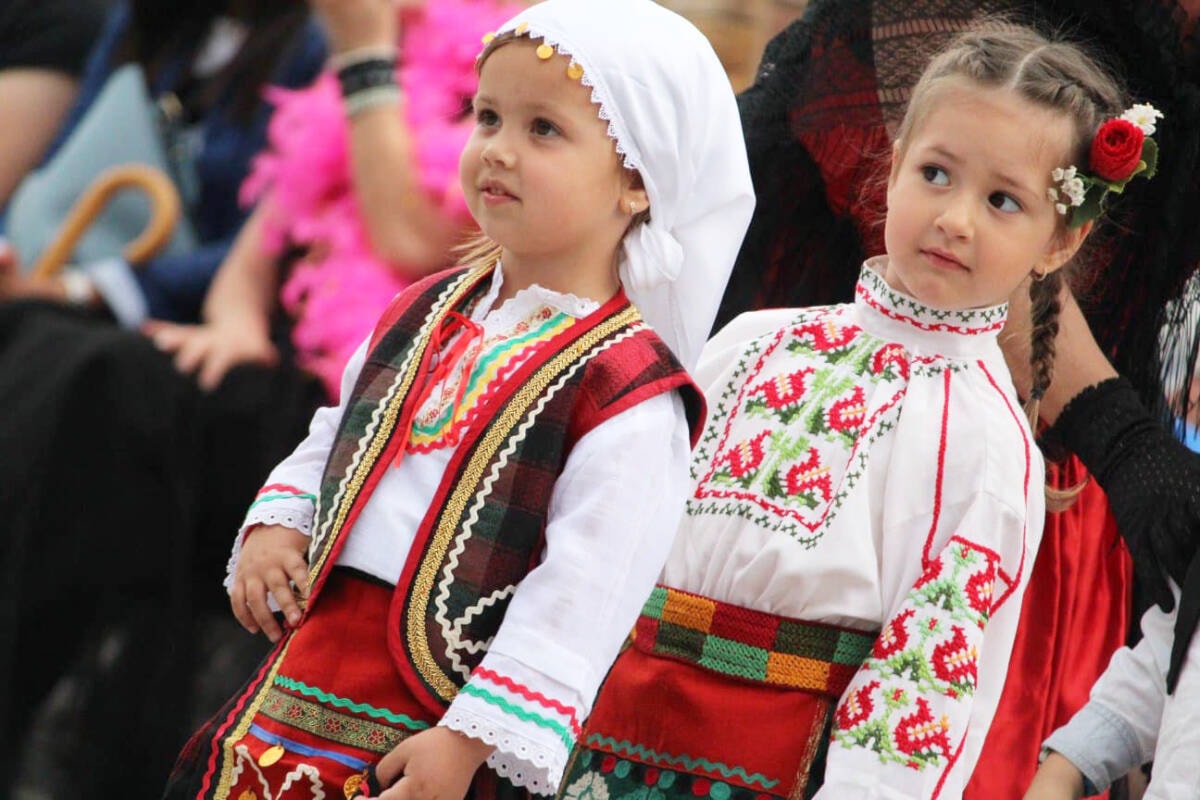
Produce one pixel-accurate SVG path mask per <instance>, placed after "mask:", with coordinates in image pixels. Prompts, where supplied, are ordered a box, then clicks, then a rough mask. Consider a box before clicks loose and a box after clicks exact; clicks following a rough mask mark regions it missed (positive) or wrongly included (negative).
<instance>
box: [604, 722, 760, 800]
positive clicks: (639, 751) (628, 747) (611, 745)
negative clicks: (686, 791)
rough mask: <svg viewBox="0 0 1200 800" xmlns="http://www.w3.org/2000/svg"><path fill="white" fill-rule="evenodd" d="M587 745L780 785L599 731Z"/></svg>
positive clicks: (705, 759)
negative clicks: (615, 737) (669, 753)
mask: <svg viewBox="0 0 1200 800" xmlns="http://www.w3.org/2000/svg"><path fill="white" fill-rule="evenodd" d="M587 745H588V747H606V748H608V749H610V750H612V751H614V752H616V753H620V754H621V755H627V756H636V757H638V758H644V759H647V760H650V761H653V762H654V763H655V764H669V765H671V766H673V767H677V766H682V767H683V768H684V769H688V770H694V769H696V768H697V767H698V768H700V769H702V770H704V771H705V772H707V773H709V774H712V773H714V772H716V773H719V774H721V775H722V776H724V777H726V778H740V779H741V780H742V781H743V782H745V783H756V784H758V785H759V786H761V787H763V788H764V789H774V788H775V787H776V786H778V785H779V781H777V780H775V781H773V780H770V779H769V778H767V776H765V775H763V774H762V773H761V772H756V773H754V774H753V775H747V774H746V770H744V769H743V768H741V767H732V768H731V767H727V766H725V765H724V764H722V763H720V762H716V761H709V760H708V759H707V758H692V757H691V756H688V755H682V756H672V755H667V754H666V753H658V752H655V751H654V750H651V749H649V748H647V747H643V746H642V745H640V744H633V743H631V742H618V741H617V740H616V739H614V738H612V737H611V736H602V735H600V734H598V733H593V734H592V735H591V736H589V737H588V738H587Z"/></svg>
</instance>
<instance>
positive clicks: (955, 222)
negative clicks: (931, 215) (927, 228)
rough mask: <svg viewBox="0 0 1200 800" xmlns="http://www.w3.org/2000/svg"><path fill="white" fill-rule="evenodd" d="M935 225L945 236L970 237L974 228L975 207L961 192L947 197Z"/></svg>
mask: <svg viewBox="0 0 1200 800" xmlns="http://www.w3.org/2000/svg"><path fill="white" fill-rule="evenodd" d="M937 226H938V229H939V230H941V231H942V232H943V233H945V234H946V235H947V236H951V237H953V238H956V239H961V238H967V237H970V235H971V234H972V233H973V232H974V229H975V209H974V207H973V205H972V203H971V200H970V198H968V197H966V196H965V195H963V194H956V195H954V196H952V197H949V198H947V199H946V201H945V204H944V205H943V206H942V209H941V213H939V214H938V217H937Z"/></svg>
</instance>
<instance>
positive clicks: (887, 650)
mask: <svg viewBox="0 0 1200 800" xmlns="http://www.w3.org/2000/svg"><path fill="white" fill-rule="evenodd" d="M916 613H917V612H916V610H914V609H911V608H907V609H905V610H904V611H902V612H900V613H899V614H897V615H896V616H895V617H892V619H890V620H888V624H887V625H886V626H884V628H883V630H882V631H880V633H879V638H878V639H876V640H875V648H874V650H873V651H872V652H871V658H877V659H880V660H884V659H888V658H891V657H892V656H893V655H895V654H896V653H899V652H900V651H901V650H903V649H904V648H906V647H908V621H909V620H910V619H912V618H913V615H914V614H916Z"/></svg>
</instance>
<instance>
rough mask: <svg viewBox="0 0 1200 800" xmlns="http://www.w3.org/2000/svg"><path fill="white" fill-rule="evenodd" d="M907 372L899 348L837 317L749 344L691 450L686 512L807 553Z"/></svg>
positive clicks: (891, 408)
mask: <svg viewBox="0 0 1200 800" xmlns="http://www.w3.org/2000/svg"><path fill="white" fill-rule="evenodd" d="M908 372H909V356H908V353H907V352H906V351H905V350H904V349H903V348H902V347H900V346H898V345H896V344H894V343H889V342H885V341H883V340H882V339H879V338H877V337H875V336H871V335H869V334H867V333H865V332H864V331H863V330H862V329H861V328H859V327H857V326H855V325H853V324H850V323H849V322H848V321H847V320H846V318H845V310H844V309H839V308H824V309H814V310H810V311H807V312H802V313H801V314H800V315H799V316H798V317H797V318H796V320H795V321H794V322H793V324H791V325H788V326H786V327H784V328H783V329H781V330H779V331H777V332H776V333H774V334H772V335H770V336H768V337H763V338H760V339H758V340H755V341H753V342H751V343H750V345H749V346H748V348H747V350H746V352H745V353H744V354H743V356H742V358H741V359H740V360H739V362H738V364H737V366H736V368H735V369H734V371H733V373H732V374H731V376H730V378H729V380H728V382H727V383H726V385H725V388H724V389H723V390H722V392H721V393H720V395H719V397H718V399H717V402H716V403H715V404H714V413H713V416H712V419H713V420H714V423H713V425H712V426H710V427H709V428H708V429H707V430H706V431H705V434H704V436H703V437H702V438H701V442H700V444H699V445H698V447H697V451H696V455H695V457H694V459H693V462H692V463H693V479H695V480H696V482H697V488H696V492H695V494H694V496H693V497H692V498H691V500H690V502H689V504H688V513H689V514H691V515H693V516H697V515H704V514H719V515H736V516H739V517H741V518H743V519H747V520H749V521H751V522H753V523H754V524H756V525H759V526H762V527H764V528H766V529H768V530H777V531H781V532H783V533H786V534H787V535H790V536H792V537H793V538H795V539H796V540H797V541H799V542H801V543H802V544H804V545H806V546H810V547H811V546H813V545H815V544H816V542H817V541H819V540H820V538H821V535H822V533H823V531H824V530H825V529H826V528H827V526H828V525H829V524H830V522H832V520H833V518H834V517H835V516H836V514H837V512H838V511H839V509H840V508H841V506H842V503H843V502H844V501H845V498H846V497H847V496H848V494H849V491H850V489H851V488H852V487H853V486H854V485H855V483H856V482H857V481H858V480H859V478H860V477H861V476H862V475H863V473H864V471H865V466H866V460H867V454H868V452H869V451H870V446H871V445H872V444H873V443H874V442H875V441H876V440H877V439H878V438H879V437H880V436H881V435H882V434H884V433H886V432H887V431H889V430H891V429H892V428H893V427H894V425H895V419H896V417H897V415H898V413H899V401H900V400H901V398H902V397H903V395H904V390H905V386H906V384H907V379H908Z"/></svg>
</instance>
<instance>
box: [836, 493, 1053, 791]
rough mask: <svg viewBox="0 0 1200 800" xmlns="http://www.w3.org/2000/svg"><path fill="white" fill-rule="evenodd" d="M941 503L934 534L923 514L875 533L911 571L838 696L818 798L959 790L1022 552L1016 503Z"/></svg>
mask: <svg viewBox="0 0 1200 800" xmlns="http://www.w3.org/2000/svg"><path fill="white" fill-rule="evenodd" d="M1036 488H1037V487H1035V489H1036ZM939 513H940V514H941V515H942V520H941V521H940V523H939V528H940V529H941V530H945V531H947V535H944V536H941V537H938V539H940V541H939V540H938V539H935V538H933V537H931V536H930V535H929V530H928V527H927V526H928V520H927V519H926V518H925V517H918V518H916V519H914V520H913V521H912V522H911V523H909V524H910V525H911V527H912V529H911V530H908V531H895V532H890V533H885V537H886V538H891V539H892V540H894V541H905V542H909V543H911V545H910V547H911V550H914V551H917V552H919V553H920V564H921V572H920V576H919V577H918V578H917V579H916V580H915V581H913V582H912V583H911V584H910V585H909V586H908V587H907V589H904V588H901V590H900V591H898V592H897V593H896V595H897V596H896V597H895V598H894V599H892V600H891V601H890V603H889V605H890V608H889V609H888V611H887V616H886V622H885V624H884V627H883V630H882V631H881V633H880V635H879V638H878V640H877V641H876V643H875V647H874V650H873V651H872V653H871V655H870V656H869V657H868V658H867V660H866V661H865V662H864V663H863V665H862V667H861V669H860V670H859V672H858V673H857V675H856V676H855V677H854V679H853V681H852V682H851V683H850V686H849V687H848V688H847V689H846V691H845V693H844V694H843V695H842V697H841V699H840V701H839V703H838V705H837V708H836V710H835V713H834V723H833V737H832V741H831V742H830V748H829V757H828V765H827V768H826V776H825V784H824V787H823V788H822V790H821V792H820V793H818V795H817V797H818V798H821V800H833V799H835V798H846V797H854V798H859V799H860V800H875V799H877V798H878V799H882V798H889V800H890V799H893V798H894V799H895V800H900V798H903V799H904V800H915V798H952V797H960V796H961V795H962V790H963V786H964V785H965V783H966V780H967V778H969V777H970V773H971V770H972V768H973V765H974V763H975V759H976V758H977V757H978V754H979V751H980V749H981V748H982V745H983V739H984V736H985V734H986V733H987V729H988V726H989V725H990V724H991V720H992V716H993V714H994V713H995V710H996V705H997V703H998V702H999V699H1000V692H1001V690H1002V689H1003V686H1004V679H1005V674H1006V672H1007V668H1008V659H1009V656H1010V653H1011V650H1012V643H1013V639H1014V637H1015V635H1016V626H1017V621H1018V618H1019V616H1020V613H1019V612H1020V590H1021V589H1023V587H1024V584H1025V582H1027V580H1028V570H1029V567H1030V566H1031V563H1032V557H1031V555H1032V554H1031V553H1030V552H1028V548H1027V547H1026V540H1027V536H1028V532H1027V530H1026V514H1025V509H1024V508H1020V509H1014V508H1013V507H1012V506H1011V505H1009V504H1007V503H1004V502H1000V501H998V500H997V499H996V498H995V497H993V496H991V495H989V494H980V495H977V496H976V497H975V498H974V499H972V500H970V501H968V502H966V504H965V506H962V507H960V508H958V509H953V508H947V509H940V510H939ZM941 523H945V524H941ZM1037 524H1038V525H1040V524H1041V520H1040V518H1039V519H1038V520H1037Z"/></svg>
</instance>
